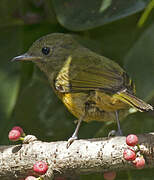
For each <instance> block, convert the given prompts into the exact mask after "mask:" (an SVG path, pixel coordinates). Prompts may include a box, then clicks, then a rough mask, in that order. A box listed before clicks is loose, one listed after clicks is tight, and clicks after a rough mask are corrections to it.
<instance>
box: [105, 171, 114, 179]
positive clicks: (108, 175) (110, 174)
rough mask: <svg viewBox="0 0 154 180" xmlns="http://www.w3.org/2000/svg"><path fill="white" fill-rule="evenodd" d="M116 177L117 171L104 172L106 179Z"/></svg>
mask: <svg viewBox="0 0 154 180" xmlns="http://www.w3.org/2000/svg"><path fill="white" fill-rule="evenodd" d="M115 178H116V172H115V171H110V172H105V173H104V179H106V180H114V179H115Z"/></svg>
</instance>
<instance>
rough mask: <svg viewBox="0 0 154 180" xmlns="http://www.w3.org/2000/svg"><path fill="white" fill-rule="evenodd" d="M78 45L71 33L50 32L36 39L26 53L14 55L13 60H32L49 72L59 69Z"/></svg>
mask: <svg viewBox="0 0 154 180" xmlns="http://www.w3.org/2000/svg"><path fill="white" fill-rule="evenodd" d="M77 46H78V43H77V42H76V41H75V40H74V39H73V37H72V36H71V35H68V34H63V33H53V34H48V35H46V36H43V37H41V38H40V39H38V40H36V41H35V42H34V43H33V44H32V46H31V47H30V48H29V50H28V51H27V52H26V53H25V54H22V55H20V56H17V57H14V58H13V59H12V61H32V62H34V63H36V64H37V65H38V66H39V68H40V69H41V70H43V71H44V72H45V73H48V74H49V73H51V72H54V71H56V70H57V71H58V70H59V69H60V68H61V67H62V65H63V63H64V61H65V60H66V59H67V58H68V57H69V56H70V55H71V54H72V52H73V50H74V49H76V48H77Z"/></svg>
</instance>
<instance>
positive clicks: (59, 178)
mask: <svg viewBox="0 0 154 180" xmlns="http://www.w3.org/2000/svg"><path fill="white" fill-rule="evenodd" d="M55 180H66V178H64V177H55Z"/></svg>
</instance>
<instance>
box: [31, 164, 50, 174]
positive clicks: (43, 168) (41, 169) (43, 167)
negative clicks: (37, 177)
mask: <svg viewBox="0 0 154 180" xmlns="http://www.w3.org/2000/svg"><path fill="white" fill-rule="evenodd" d="M47 170H48V165H47V163H45V162H43V161H38V162H36V163H35V164H34V166H33V171H35V172H36V173H38V174H45V173H46V172H47Z"/></svg>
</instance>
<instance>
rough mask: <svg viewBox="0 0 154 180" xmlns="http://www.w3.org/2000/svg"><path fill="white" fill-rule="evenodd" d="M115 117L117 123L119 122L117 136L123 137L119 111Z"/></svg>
mask: <svg viewBox="0 0 154 180" xmlns="http://www.w3.org/2000/svg"><path fill="white" fill-rule="evenodd" d="M115 116H116V121H117V126H118V131H117V135H119V136H122V130H121V128H120V121H119V114H118V111H115Z"/></svg>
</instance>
